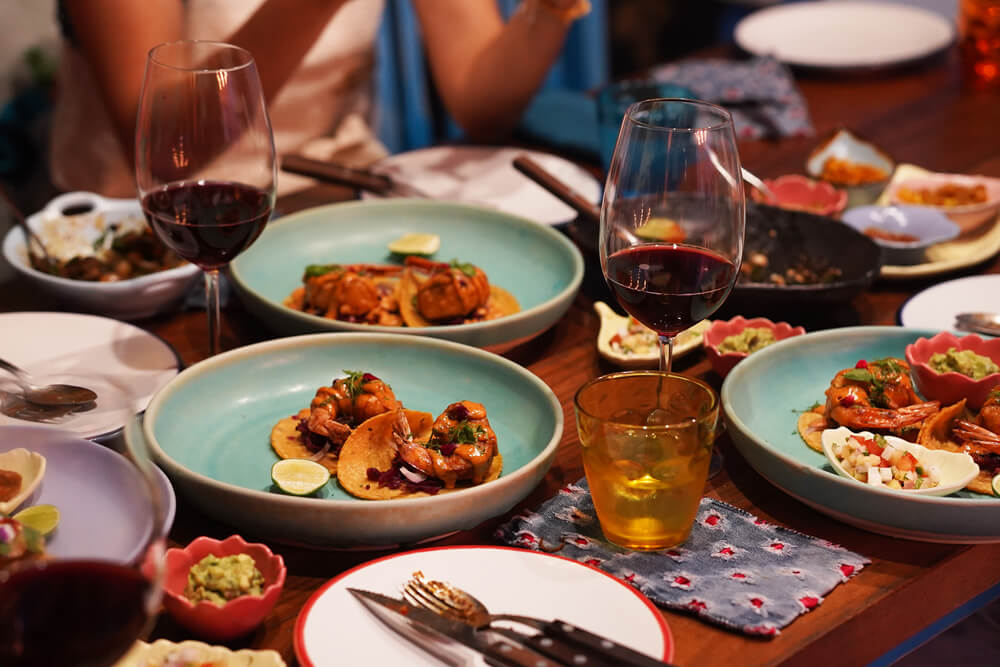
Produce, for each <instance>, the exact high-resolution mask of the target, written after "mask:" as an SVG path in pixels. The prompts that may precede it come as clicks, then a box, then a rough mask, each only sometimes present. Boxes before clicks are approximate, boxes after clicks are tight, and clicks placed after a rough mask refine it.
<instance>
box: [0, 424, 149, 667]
mask: <svg viewBox="0 0 1000 667" xmlns="http://www.w3.org/2000/svg"><path fill="white" fill-rule="evenodd" d="M60 444H61V443H60ZM75 444H76V443H67V444H66V446H67V447H69V446H70V445H75ZM109 453H110V454H111V457H112V458H113V461H112V460H111V459H106V460H104V461H103V462H102V466H103V467H102V469H103V470H104V475H105V476H104V477H102V478H96V477H94V478H91V479H88V480H86V481H87V483H88V484H93V485H111V486H113V487H114V488H116V489H119V490H120V492H121V493H123V494H127V502H128V510H129V520H128V521H127V522H124V523H116V524H110V523H109V522H108V518H107V517H104V516H88V515H86V513H85V512H81V511H79V510H78V511H72V510H70V508H67V507H61V508H57V509H59V510H60V514H61V518H60V520H59V523H58V525H56V527H55V528H54V530H53V531H52V532H51V533H48V534H47V535H45V537H44V538H42V539H41V540H39V537H38V536H39V533H38V532H35V529H36V528H37V529H38V530H39V531H41V530H44V528H42V527H41V526H40V524H39V522H38V521H30V520H29V519H28V518H27V517H26V516H22V518H23V522H22V521H19V520H18V515H19V513H15V515H14V516H13V517H8V518H2V519H0V545H2V547H3V548H0V665H4V667H40V666H43V665H81V666H86V667H103V666H105V665H112V664H115V663H116V662H117V661H118V660H119V659H120V658H121V657H122V656H123V655H124V654H125V653H126V652H127V651H128V650H129V649H130V648H131V647H132V645H133V643H134V642H135V640H136V639H137V638H143V637H144V636H145V634H146V633H147V632H148V631H149V629H150V628H151V627H152V622H153V619H154V618H155V616H156V613H157V611H158V609H159V606H160V599H161V596H162V582H163V553H164V539H165V535H164V534H163V531H164V527H165V518H164V517H165V514H166V504H165V503H166V497H165V495H164V490H163V489H164V485H165V484H166V478H164V477H161V476H160V474H159V473H155V472H154V471H153V469H152V468H151V466H150V464H149V461H148V460H147V459H146V458H145V454H144V453H142V454H140V455H139V456H134V457H133V456H131V455H127V456H120V455H119V454H116V453H115V452H109ZM67 462H70V463H71V462H72V460H70V459H65V460H56V461H55V462H54V463H50V464H49V466H48V471H47V478H46V479H45V481H44V484H46V485H48V484H53V483H58V481H59V480H58V479H53V478H52V474H53V473H52V470H53V468H52V466H53V464H55V465H59V464H63V465H66V464H67ZM73 472H74V471H72V470H71V471H69V472H64V474H67V475H72V474H73ZM122 500H123V501H125V500H126V497H125V496H123V498H122ZM88 502H90V501H88V500H86V499H82V500H81V506H83V507H86V506H87V505H88ZM29 503H30V501H29ZM98 504H99V503H98ZM28 507H29V509H30V505H29V506H28ZM36 507H40V506H36ZM21 509H22V510H24V507H22V508H21ZM36 518H37V515H36ZM102 522H103V525H102ZM84 536H89V537H84ZM38 547H41V550H40V551H37V549H38Z"/></svg>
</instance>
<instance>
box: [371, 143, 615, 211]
mask: <svg viewBox="0 0 1000 667" xmlns="http://www.w3.org/2000/svg"><path fill="white" fill-rule="evenodd" d="M518 155H527V156H529V157H531V159H533V160H535V161H536V162H538V163H539V164H540V165H542V166H543V167H544V168H545V169H546V170H548V171H549V172H551V173H552V175H553V176H555V177H556V178H558V179H559V180H561V181H562V182H563V183H565V184H566V185H568V186H569V187H570V188H571V189H573V190H575V191H576V192H577V193H578V194H580V195H581V196H582V197H584V198H585V199H587V200H588V201H590V202H592V203H594V204H597V203H598V202H599V201H600V196H601V185H600V183H598V182H597V179H595V178H594V177H593V176H591V175H590V174H588V173H587V172H586V171H584V170H583V169H581V168H580V167H578V166H576V165H575V164H573V163H572V162H569V161H568V160H564V159H562V158H560V157H556V156H555V155H549V154H548V153H538V152H535V151H527V150H522V149H519V148H490V147H480V146H437V147H434V148H426V149H422V150H417V151H410V152H408V153H399V154H398V155H392V156H390V157H387V158H386V159H384V160H382V161H381V162H379V163H378V164H377V165H376V166H375V170H376V171H378V172H379V173H384V174H388V175H389V176H392V177H393V178H395V179H397V180H399V181H402V182H405V183H407V184H409V185H412V186H414V187H416V188H418V189H419V190H421V191H423V192H425V193H426V194H427V195H429V196H431V197H433V198H434V199H439V200H442V201H452V202H462V203H466V204H480V205H484V206H490V207H493V208H496V209H499V210H501V211H504V212H505V213H511V214H513V215H518V216H521V217H522V218H528V219H529V220H534V221H535V222H538V223H541V224H545V225H557V224H560V223H564V222H570V221H571V220H574V219H575V218H576V211H574V210H573V209H571V208H570V207H569V206H567V205H566V204H564V203H562V202H561V201H559V200H558V199H556V198H555V197H554V196H553V195H551V194H549V193H548V192H546V191H545V190H544V189H542V187H541V186H540V185H538V184H537V183H535V182H534V181H532V180H530V179H529V178H528V177H527V176H525V175H524V174H522V173H521V172H519V171H517V170H516V169H515V168H514V166H513V164H512V162H513V161H514V158H516V157H517V156H518ZM363 196H364V197H375V196H376V195H373V194H371V193H364V194H363Z"/></svg>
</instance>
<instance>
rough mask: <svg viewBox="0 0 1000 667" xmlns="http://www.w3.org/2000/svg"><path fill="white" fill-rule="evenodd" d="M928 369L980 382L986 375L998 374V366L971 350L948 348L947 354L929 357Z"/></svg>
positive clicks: (999, 371) (999, 367)
mask: <svg viewBox="0 0 1000 667" xmlns="http://www.w3.org/2000/svg"><path fill="white" fill-rule="evenodd" d="M930 367H931V368H933V369H934V370H935V371H937V372H938V373H951V372H955V373H961V374H962V375H967V376H969V377H970V378H972V379H973V380H982V379H983V378H984V377H986V376H987V375H992V374H993V373H1000V366H997V365H996V364H995V363H993V360H992V359H990V358H989V357H984V356H983V355H981V354H976V353H975V352H973V351H972V350H957V349H955V348H953V347H949V348H948V351H947V352H938V353H936V354H932V355H931V360H930Z"/></svg>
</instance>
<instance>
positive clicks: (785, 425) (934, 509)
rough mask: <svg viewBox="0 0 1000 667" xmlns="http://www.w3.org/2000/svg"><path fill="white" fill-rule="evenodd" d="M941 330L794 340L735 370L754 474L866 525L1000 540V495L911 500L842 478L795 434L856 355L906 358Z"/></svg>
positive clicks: (863, 331)
mask: <svg viewBox="0 0 1000 667" xmlns="http://www.w3.org/2000/svg"><path fill="white" fill-rule="evenodd" d="M936 333H938V332H937V331H927V330H921V329H902V328H899V327H850V328H845V329H832V330H829V331H821V332H817V333H810V334H806V335H804V336H796V337H794V338H789V339H787V340H784V341H782V342H780V343H777V344H775V345H773V346H771V347H768V348H765V349H764V350H761V351H760V352H758V353H756V354H753V355H751V356H749V357H748V358H747V359H745V360H744V361H742V362H740V363H739V364H737V365H736V367H735V368H734V369H733V370H732V372H731V373H730V374H729V376H728V377H727V378H726V381H725V382H724V383H723V385H722V405H723V409H724V410H725V414H726V418H727V422H728V426H729V429H730V433H731V434H732V438H733V442H734V443H735V444H736V447H737V448H738V449H739V450H740V452H741V453H742V454H743V456H744V457H745V458H746V459H747V461H748V462H749V463H750V465H752V466H753V467H754V469H755V470H756V471H757V472H759V473H760V474H761V475H763V476H764V477H765V478H767V479H768V480H769V481H770V482H771V483H772V484H774V485H775V486H777V487H778V488H780V489H781V490H783V491H785V492H786V493H788V494H789V495H791V496H793V497H795V498H797V499H799V500H801V501H802V502H804V503H806V504H807V505H810V506H812V507H814V508H815V509H817V510H819V511H820V512H823V513H824V514H828V515H830V516H832V517H834V518H836V519H839V520H841V521H844V522H845V523H849V524H852V525H855V526H858V527H859V528H864V529H866V530H870V531H873V532H876V533H882V534H885V535H892V536H894V537H905V538H908V539H914V540H924V541H929V542H958V543H974V542H1000V498H994V497H989V496H983V495H980V494H976V493H971V492H968V491H960V492H959V493H957V494H955V495H953V496H948V497H944V498H937V497H931V496H910V495H904V494H902V493H898V492H894V491H890V490H888V489H879V488H875V487H869V486H866V485H864V484H860V483H857V482H854V481H852V480H849V479H845V478H843V477H840V476H838V475H837V474H836V473H835V472H834V471H833V468H832V466H831V465H830V463H829V462H828V461H827V459H826V457H825V456H824V455H823V454H821V453H819V452H814V451H813V450H811V449H809V447H807V446H806V444H805V443H804V442H802V439H801V438H800V437H799V435H798V433H797V431H796V419H797V418H798V414H799V413H800V412H802V411H803V410H807V409H809V408H810V407H811V406H812V405H813V404H814V403H816V402H817V401H822V400H825V398H824V394H823V392H824V391H826V388H827V387H829V386H830V380H831V379H832V378H833V376H834V375H835V374H836V373H837V371H839V370H841V369H843V368H848V367H851V366H854V364H855V363H857V361H858V359H878V358H881V357H888V356H893V357H899V358H903V354H904V353H903V350H904V348H905V347H906V345H907V344H909V343H912V342H913V341H915V340H916V339H917V338H920V337H921V336H924V337H930V336H933V335H934V334H936Z"/></svg>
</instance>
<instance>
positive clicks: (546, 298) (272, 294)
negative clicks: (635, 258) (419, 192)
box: [231, 200, 583, 352]
mask: <svg viewBox="0 0 1000 667" xmlns="http://www.w3.org/2000/svg"><path fill="white" fill-rule="evenodd" d="M411 232H421V233H430V234H437V235H438V236H440V238H441V248H440V250H438V252H437V253H435V255H434V257H433V259H437V260H441V261H446V262H447V261H450V260H452V259H456V258H457V259H460V260H462V261H465V262H472V263H473V264H477V265H478V266H480V267H481V268H482V269H483V271H485V272H486V275H487V276H488V277H489V280H490V282H491V283H494V284H496V285H498V286H500V287H503V288H504V289H506V290H507V291H509V292H510V293H511V294H513V295H514V296H515V297H516V298H517V300H518V303H520V305H521V312H519V313H516V314H514V315H510V316H508V317H503V318H500V319H497V320H491V321H489V322H476V323H473V324H461V325H449V326H433V327H424V328H412V329H411V328H403V327H373V326H371V325H365V324H353V323H350V322H340V321H338V320H331V319H326V318H323V317H319V316H316V315H309V314H307V313H302V312H299V311H296V310H293V309H291V308H287V307H285V306H284V305H282V302H283V301H284V299H285V298H286V297H288V295H289V294H290V293H291V292H292V290H293V289H295V288H296V287H298V286H300V285H301V284H302V272H303V270H304V269H305V267H306V266H307V265H308V264H333V263H346V264H350V263H360V262H368V263H388V262H392V261H394V260H393V258H392V257H391V255H390V253H389V251H388V249H387V248H386V246H387V245H388V244H389V243H390V242H391V241H393V240H395V239H398V238H399V237H401V236H403V235H404V234H407V233H411ZM231 276H232V279H233V284H234V285H235V287H236V291H237V293H238V294H239V295H240V298H241V299H242V300H243V302H244V304H245V305H246V307H247V308H248V309H249V310H250V311H251V312H252V313H253V314H254V315H256V316H257V317H258V318H260V319H261V321H263V322H264V323H265V324H266V325H267V326H268V327H270V328H271V329H273V330H275V331H276V332H278V333H280V334H300V333H313V332H322V331H366V332H371V331H374V330H379V331H384V332H392V333H407V334H417V335H423V336H434V337H436V338H445V339H448V340H453V341H457V342H459V343H466V344H468V345H475V346H476V347H484V348H489V349H491V350H493V351H497V352H499V351H502V350H504V349H507V348H509V347H512V346H513V345H515V344H517V343H519V342H522V341H525V340H528V339H529V338H532V337H533V336H536V335H538V334H539V333H541V332H542V331H545V330H546V329H548V328H549V327H550V326H552V325H553V324H554V323H555V322H556V321H557V320H558V319H559V318H560V317H562V315H563V313H565V312H566V309H567V308H569V305H570V303H572V301H573V297H574V296H575V295H576V292H577V290H578V289H579V287H580V281H581V280H582V279H583V259H582V257H581V256H580V252H579V251H578V250H577V249H576V246H574V245H573V244H572V243H571V242H570V241H569V240H567V239H566V238H565V237H564V236H563V235H562V234H560V233H559V232H558V231H555V230H553V229H550V228H548V227H545V226H543V225H539V224H537V223H535V222H532V221H530V220H526V219H524V218H518V217H515V216H512V215H508V214H506V213H501V212H500V211H495V210H492V209H487V208H477V207H474V206H466V205H462V204H451V203H444V202H431V201H420V200H392V201H366V202H351V203H346V204H334V205H331V206H322V207H319V208H313V209H309V210H306V211H301V212H299V213H295V214H293V215H289V216H287V217H284V218H281V219H280V220H278V221H276V222H274V223H271V224H269V225H268V227H267V229H265V230H264V233H263V234H262V235H261V237H260V238H259V239H258V240H257V242H256V243H254V245H252V246H251V247H250V248H249V249H248V250H247V251H246V252H244V253H243V254H242V255H240V256H239V257H237V258H236V259H235V260H234V261H233V263H232V265H231Z"/></svg>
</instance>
